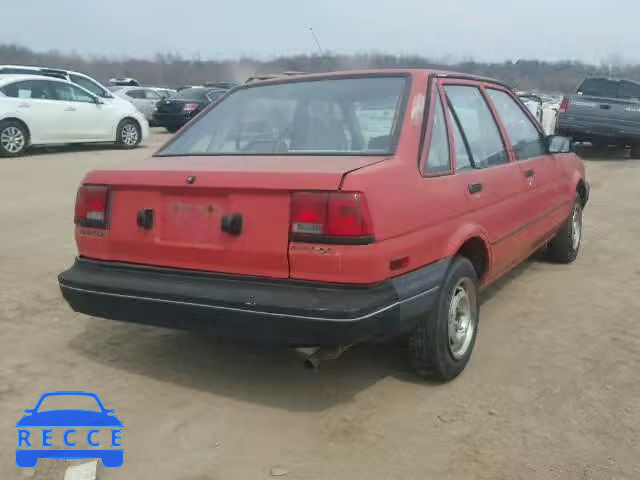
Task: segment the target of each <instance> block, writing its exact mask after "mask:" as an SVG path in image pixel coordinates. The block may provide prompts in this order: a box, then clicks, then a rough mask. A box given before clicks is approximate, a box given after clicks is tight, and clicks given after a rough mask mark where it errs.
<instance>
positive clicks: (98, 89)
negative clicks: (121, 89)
mask: <svg viewBox="0 0 640 480" xmlns="http://www.w3.org/2000/svg"><path fill="white" fill-rule="evenodd" d="M0 75H40V76H45V77H53V78H61V79H62V80H66V81H68V82H71V83H75V84H76V85H79V86H81V87H82V88H84V89H85V90H89V91H90V92H91V93H92V94H94V95H95V96H96V97H100V98H101V99H103V100H104V101H105V102H122V101H123V100H122V99H121V98H118V97H115V96H113V95H112V94H111V92H109V90H107V89H106V88H105V87H104V86H103V85H101V84H100V82H98V81H97V80H95V79H93V78H91V77H90V76H89V75H85V74H84V73H80V72H74V71H73V70H63V69H60V68H47V67H32V66H27V65H0Z"/></svg>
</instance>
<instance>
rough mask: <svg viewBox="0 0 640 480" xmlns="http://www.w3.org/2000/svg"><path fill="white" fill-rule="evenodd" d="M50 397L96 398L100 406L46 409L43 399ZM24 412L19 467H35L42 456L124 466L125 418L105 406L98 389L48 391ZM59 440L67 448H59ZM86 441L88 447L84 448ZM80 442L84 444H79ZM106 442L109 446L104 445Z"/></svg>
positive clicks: (19, 434) (19, 441)
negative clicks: (89, 460) (94, 390)
mask: <svg viewBox="0 0 640 480" xmlns="http://www.w3.org/2000/svg"><path fill="white" fill-rule="evenodd" d="M51 397H83V399H84V400H87V399H88V400H91V399H93V400H95V402H96V404H97V407H98V408H97V409H96V410H80V409H57V410H44V409H43V408H42V402H43V401H45V400H46V399H47V398H51ZM92 405H93V402H92ZM25 413H26V415H25V416H23V417H22V418H21V419H20V420H19V421H18V423H16V427H18V448H17V449H16V465H18V467H21V468H31V467H35V466H36V464H37V463H38V459H40V458H57V459H81V458H99V459H101V460H102V464H103V465H104V466H105V467H116V468H117V467H120V466H122V464H123V462H124V450H123V449H122V445H121V438H122V422H121V421H120V420H119V419H118V417H116V416H115V415H114V410H109V409H106V408H104V405H102V402H101V401H100V399H99V398H98V395H96V394H95V393H91V392H72V391H61V392H49V393H45V394H43V395H42V396H41V397H40V400H38V403H36V406H35V407H34V408H33V409H27V410H25ZM54 429H55V431H56V435H57V434H58V433H59V434H60V435H57V437H59V438H56V439H55V440H54V438H53V436H54ZM84 430H86V434H85V433H84ZM60 440H61V441H62V442H63V444H64V446H65V447H68V448H56V447H57V446H54V443H53V442H54V441H56V442H58V441H60ZM85 440H86V442H85ZM84 443H86V444H87V447H88V448H83V447H84V445H83V444H84ZM79 444H80V445H81V446H78V445H79ZM76 446H78V448H76ZM107 446H108V447H109V448H105V447H107Z"/></svg>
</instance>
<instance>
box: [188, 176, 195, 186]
mask: <svg viewBox="0 0 640 480" xmlns="http://www.w3.org/2000/svg"><path fill="white" fill-rule="evenodd" d="M187 183H188V184H189V185H193V184H194V183H196V177H195V175H189V176H188V177H187Z"/></svg>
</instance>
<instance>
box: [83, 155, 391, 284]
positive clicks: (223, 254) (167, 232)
mask: <svg viewBox="0 0 640 480" xmlns="http://www.w3.org/2000/svg"><path fill="white" fill-rule="evenodd" d="M382 160H383V157H373V156H368V157H367V156H322V157H315V158H312V159H311V160H310V157H305V158H304V159H301V158H299V157H297V156H202V157H193V156H191V157H154V158H152V159H150V160H147V161H145V162H142V163H141V164H139V165H137V166H135V167H132V168H127V169H126V170H101V171H94V172H91V173H90V174H89V175H88V176H87V177H86V178H85V180H84V182H83V183H85V184H98V185H108V186H109V189H110V192H111V193H110V195H111V198H110V202H109V208H110V215H109V226H108V228H107V229H106V230H104V231H103V232H101V234H97V232H96V231H95V230H92V229H87V228H83V227H78V228H77V230H76V239H77V242H78V247H79V251H80V254H81V255H82V256H85V257H89V258H96V259H101V260H108V261H119V262H129V263H137V264H145V265H156V266H166V267H175V268H185V269H194V270H204V271H210V272H221V273H231V274H241V275H255V276H265V277H274V278H286V277H288V276H289V263H288V245H289V217H290V200H291V193H292V192H294V191H300V190H304V191H309V190H321V191H332V190H338V189H339V188H340V185H341V182H342V177H343V176H344V175H345V174H346V173H348V172H350V171H353V170H357V169H359V168H362V167H365V166H367V165H371V164H373V163H377V162H379V161H382Z"/></svg>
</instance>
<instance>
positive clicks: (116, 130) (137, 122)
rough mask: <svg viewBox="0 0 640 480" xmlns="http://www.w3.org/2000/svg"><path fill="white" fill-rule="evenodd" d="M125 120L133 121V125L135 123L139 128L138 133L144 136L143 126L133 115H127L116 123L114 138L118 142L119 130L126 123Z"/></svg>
mask: <svg viewBox="0 0 640 480" xmlns="http://www.w3.org/2000/svg"><path fill="white" fill-rule="evenodd" d="M125 120H131V121H132V122H133V123H135V124H136V125H137V126H138V132H139V133H140V135H142V125H140V122H139V121H138V120H137V119H136V118H135V117H132V116H131V115H125V116H124V117H122V118H121V119H120V120H118V123H116V128H115V131H114V132H113V136H114V138H115V139H116V142H117V141H118V130H120V125H122V122H124V121H125Z"/></svg>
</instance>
